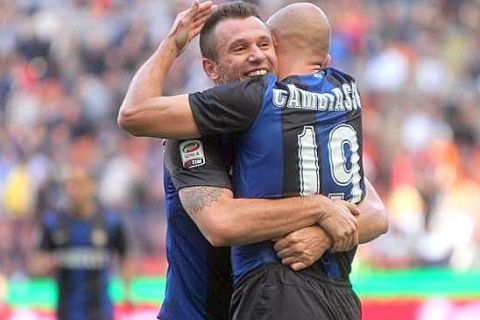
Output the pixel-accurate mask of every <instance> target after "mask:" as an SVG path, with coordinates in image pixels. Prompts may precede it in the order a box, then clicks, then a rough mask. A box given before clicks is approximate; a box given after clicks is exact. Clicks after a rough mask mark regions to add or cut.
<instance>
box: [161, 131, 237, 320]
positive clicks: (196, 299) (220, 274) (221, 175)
mask: <svg viewBox="0 0 480 320" xmlns="http://www.w3.org/2000/svg"><path fill="white" fill-rule="evenodd" d="M206 154H216V155H218V154H219V147H218V144H217V142H216V139H194V140H187V141H176V140H169V141H167V143H166V145H165V157H164V160H165V169H164V187H165V205H166V214H167V243H166V247H167V260H168V270H167V287H166V292H165V299H164V301H163V304H162V308H161V310H160V313H159V315H158V319H160V320H171V319H191V320H204V319H211V320H227V319H229V305H230V297H231V295H232V277H231V271H232V269H231V264H230V248H215V247H213V246H212V245H210V243H209V242H208V241H207V240H206V239H205V238H204V237H203V235H202V234H201V232H200V230H198V228H197V226H196V225H195V223H194V222H193V220H192V219H191V218H190V217H189V215H188V213H187V212H186V211H185V210H184V209H183V207H182V205H181V203H180V199H179V196H178V192H177V190H176V189H179V188H181V187H183V186H186V185H187V184H194V185H202V186H209V185H211V186H221V187H225V188H230V187H231V186H230V179H229V177H228V175H227V173H226V170H225V164H224V162H223V158H222V157H216V158H215V159H213V158H211V157H208V162H206V159H205V155H206ZM177 164H180V165H177ZM210 168H212V169H210ZM173 179H175V181H172V180H173ZM173 182H175V186H174V184H173Z"/></svg>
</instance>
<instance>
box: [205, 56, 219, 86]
mask: <svg viewBox="0 0 480 320" xmlns="http://www.w3.org/2000/svg"><path fill="white" fill-rule="evenodd" d="M202 66H203V70H204V71H205V73H206V75H207V77H209V78H210V79H211V80H212V81H214V82H215V81H216V80H217V79H218V78H219V75H218V67H217V63H216V62H215V61H213V60H210V59H208V58H203V59H202Z"/></svg>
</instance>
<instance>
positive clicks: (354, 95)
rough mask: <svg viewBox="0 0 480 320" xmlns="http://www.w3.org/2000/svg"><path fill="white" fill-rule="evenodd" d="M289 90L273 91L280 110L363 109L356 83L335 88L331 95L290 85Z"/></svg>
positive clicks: (275, 102)
mask: <svg viewBox="0 0 480 320" xmlns="http://www.w3.org/2000/svg"><path fill="white" fill-rule="evenodd" d="M287 88H288V90H282V89H273V97H272V102H273V104H274V105H275V106H277V107H278V108H285V107H286V108H290V109H304V110H318V111H352V110H357V109H360V108H361V107H362V105H361V103H360V96H359V94H358V91H357V84H356V83H355V81H352V82H351V83H350V84H348V83H344V84H342V86H341V87H337V88H333V89H332V91H331V93H329V92H325V93H315V92H310V91H306V90H303V89H299V88H297V87H296V86H295V85H293V84H288V85H287Z"/></svg>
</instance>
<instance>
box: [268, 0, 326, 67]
mask: <svg viewBox="0 0 480 320" xmlns="http://www.w3.org/2000/svg"><path fill="white" fill-rule="evenodd" d="M267 24H268V26H269V27H270V29H271V30H272V33H273V35H274V36H275V38H276V40H277V54H279V55H280V54H287V55H296V56H298V55H302V54H305V55H307V56H308V57H311V58H312V59H316V60H318V61H319V62H320V61H322V60H323V59H325V57H326V56H327V55H328V53H329V51H330V38H331V28H330V22H329V21H328V18H327V16H326V15H325V13H324V12H323V10H322V9H320V8H319V7H317V6H316V5H314V4H311V3H305V2H303V3H295V4H291V5H288V6H286V7H284V8H282V9H280V10H278V11H277V12H276V13H274V14H273V15H272V16H271V17H270V19H268V21H267Z"/></svg>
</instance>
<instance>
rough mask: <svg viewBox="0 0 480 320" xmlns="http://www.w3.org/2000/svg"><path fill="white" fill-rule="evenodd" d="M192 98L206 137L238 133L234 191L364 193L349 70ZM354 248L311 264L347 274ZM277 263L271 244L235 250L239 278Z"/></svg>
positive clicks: (357, 107) (353, 197)
mask: <svg viewBox="0 0 480 320" xmlns="http://www.w3.org/2000/svg"><path fill="white" fill-rule="evenodd" d="M189 101H190V105H191V108H192V112H193V115H194V119H195V122H196V124H197V126H198V128H199V131H200V133H201V134H202V136H208V135H222V134H233V135H236V136H237V138H236V145H235V158H234V159H235V160H234V170H233V186H234V192H235V196H236V197H243V198H279V197H289V196H297V195H308V194H318V193H321V194H324V195H327V196H329V197H331V198H336V199H344V200H348V201H351V202H354V203H358V202H359V201H360V200H361V199H362V198H363V196H364V193H365V186H364V179H363V166H362V124H361V108H362V107H361V102H360V96H359V93H358V90H357V85H356V82H355V80H354V79H353V78H352V77H351V76H349V75H348V74H345V73H343V72H341V71H339V70H336V69H333V68H328V69H325V70H322V71H319V72H317V73H314V74H311V75H303V76H291V77H288V78H286V79H284V80H283V81H279V80H278V79H277V77H276V76H274V75H266V76H263V77H255V78H252V79H249V80H246V81H243V82H239V83H231V84H227V85H223V86H219V87H215V88H212V89H210V90H206V91H204V92H199V93H194V94H191V95H190V96H189ZM354 252H355V250H352V251H351V252H348V253H339V254H326V255H325V256H324V257H323V258H322V259H321V260H320V261H319V262H318V263H317V264H316V265H315V266H314V268H318V269H320V270H321V271H322V272H323V273H325V274H326V275H327V276H329V277H331V278H337V279H339V278H345V279H348V274H349V272H350V264H351V261H352V259H353V255H354ZM277 262H279V260H278V258H277V257H276V255H275V252H274V250H273V248H272V243H270V242H262V243H257V244H252V245H245V246H236V247H233V248H232V264H233V265H232V266H233V273H234V276H235V277H236V278H239V277H241V276H243V275H245V274H246V273H248V272H249V271H251V270H253V269H255V268H257V267H259V266H261V265H263V264H266V263H277Z"/></svg>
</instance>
